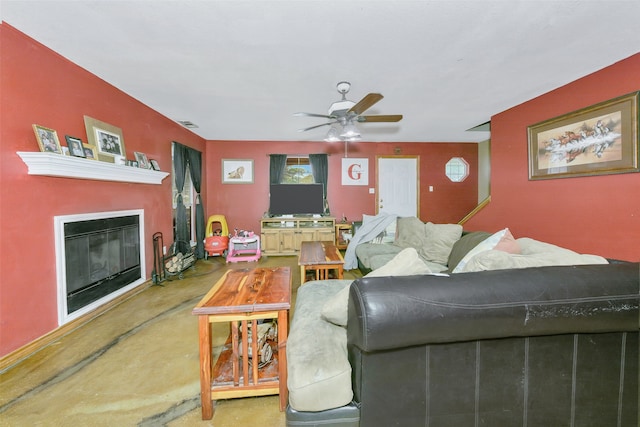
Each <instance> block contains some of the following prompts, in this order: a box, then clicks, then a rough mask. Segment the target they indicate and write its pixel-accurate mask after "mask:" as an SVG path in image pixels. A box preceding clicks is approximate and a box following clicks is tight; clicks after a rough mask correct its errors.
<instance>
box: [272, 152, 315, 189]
mask: <svg viewBox="0 0 640 427" xmlns="http://www.w3.org/2000/svg"><path fill="white" fill-rule="evenodd" d="M314 182H315V181H314V180H313V173H312V171H311V164H310V163H309V157H301V156H298V157H294V156H291V157H289V156H287V165H286V166H285V168H284V175H283V176H282V180H281V182H280V183H281V184H313V183H314Z"/></svg>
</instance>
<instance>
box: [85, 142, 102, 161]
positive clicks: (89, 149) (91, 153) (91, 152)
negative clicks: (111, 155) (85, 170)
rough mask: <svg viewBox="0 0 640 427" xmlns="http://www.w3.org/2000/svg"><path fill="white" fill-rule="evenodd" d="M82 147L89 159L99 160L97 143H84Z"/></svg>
mask: <svg viewBox="0 0 640 427" xmlns="http://www.w3.org/2000/svg"><path fill="white" fill-rule="evenodd" d="M82 148H83V149H84V155H85V157H86V158H87V159H89V160H98V150H97V149H96V146H95V145H93V144H85V143H82Z"/></svg>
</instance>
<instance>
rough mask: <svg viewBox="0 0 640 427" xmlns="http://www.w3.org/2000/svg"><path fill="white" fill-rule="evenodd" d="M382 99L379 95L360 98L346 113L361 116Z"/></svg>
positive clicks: (374, 94)
mask: <svg viewBox="0 0 640 427" xmlns="http://www.w3.org/2000/svg"><path fill="white" fill-rule="evenodd" d="M382 98H384V97H383V96H382V95H381V94H379V93H370V94H368V95H366V96H365V97H364V98H362V99H361V100H360V101H359V102H358V103H357V104H356V105H354V106H353V107H351V108H350V109H349V111H347V113H356V114H358V115H359V114H362V113H364V112H365V111H366V110H368V109H369V108H371V106H373V104H375V103H376V102H378V101H380V100H381V99H382Z"/></svg>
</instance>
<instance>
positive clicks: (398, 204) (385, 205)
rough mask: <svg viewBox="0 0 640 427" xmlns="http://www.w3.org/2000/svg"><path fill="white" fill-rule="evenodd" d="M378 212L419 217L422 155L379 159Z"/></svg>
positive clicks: (377, 178) (377, 183) (377, 177)
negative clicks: (419, 172)
mask: <svg viewBox="0 0 640 427" xmlns="http://www.w3.org/2000/svg"><path fill="white" fill-rule="evenodd" d="M376 160H377V166H378V167H377V173H376V187H377V188H376V193H377V195H378V197H376V203H377V206H376V212H377V213H381V212H386V213H393V214H396V215H398V216H402V217H407V216H415V217H420V212H419V208H420V201H419V195H420V181H419V176H418V175H419V174H418V171H419V170H420V157H419V156H393V157H384V156H378V157H377V158H376Z"/></svg>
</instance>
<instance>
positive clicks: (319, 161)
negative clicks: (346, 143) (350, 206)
mask: <svg viewBox="0 0 640 427" xmlns="http://www.w3.org/2000/svg"><path fill="white" fill-rule="evenodd" d="M309 163H310V164H311V173H313V180H314V181H315V182H317V183H318V184H322V192H323V196H324V213H325V214H328V213H329V203H328V202H327V180H328V179H329V162H328V160H327V155H326V154H309Z"/></svg>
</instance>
